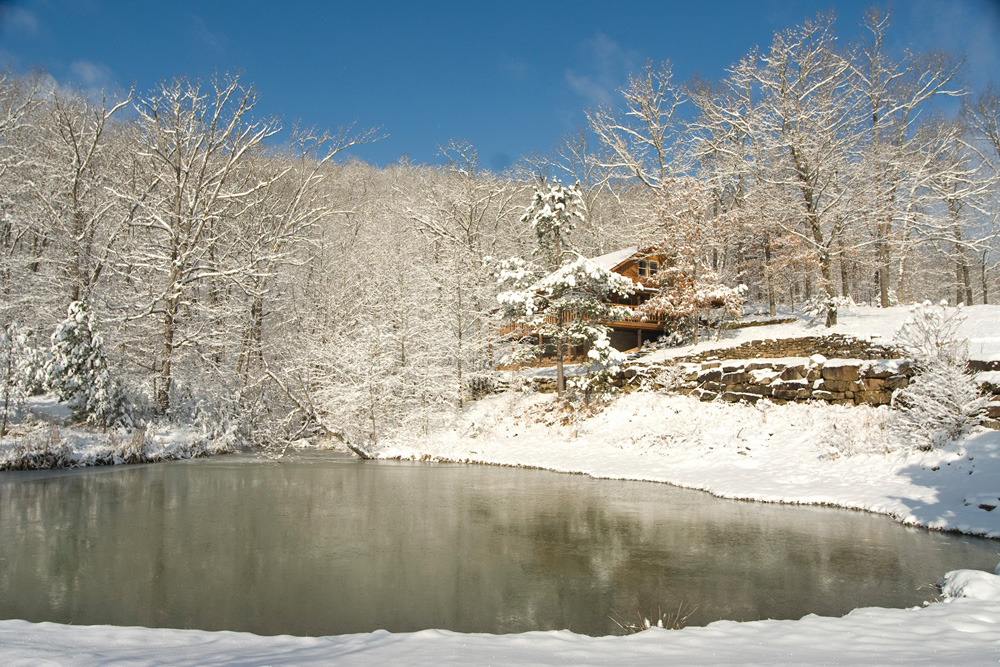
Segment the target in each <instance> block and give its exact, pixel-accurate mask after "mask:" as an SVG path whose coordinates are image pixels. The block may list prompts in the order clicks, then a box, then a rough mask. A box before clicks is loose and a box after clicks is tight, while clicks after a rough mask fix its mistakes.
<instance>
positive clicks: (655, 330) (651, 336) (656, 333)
mask: <svg viewBox="0 0 1000 667" xmlns="http://www.w3.org/2000/svg"><path fill="white" fill-rule="evenodd" d="M665 259H666V258H665V257H664V256H662V255H657V254H655V253H651V252H648V251H642V250H638V249H636V248H625V249H622V250H617V251H615V252H610V253H608V254H606V255H601V256H600V257H593V258H591V260H590V261H592V262H594V263H596V264H598V265H600V266H601V267H603V268H605V269H607V270H608V271H612V272H614V273H618V274H620V275H623V276H625V277H626V278H629V279H631V280H632V282H633V283H635V284H636V291H635V293H633V294H632V295H631V296H628V297H614V298H613V300H612V303H613V304H614V305H617V306H624V307H625V308H627V309H628V310H629V311H630V314H629V315H626V316H625V317H624V318H622V319H617V320H614V321H610V320H608V321H602V322H601V324H603V325H605V326H607V327H608V328H609V329H610V331H609V333H608V336H609V338H610V341H611V346H612V347H614V348H615V349H616V350H619V351H622V352H626V351H628V350H632V349H635V348H638V347H641V346H642V345H643V344H644V343H646V342H649V341H654V340H656V339H657V338H659V337H660V336H661V335H662V334H663V332H664V319H663V318H662V317H656V316H648V315H644V314H642V313H640V312H639V306H640V305H641V304H642V303H643V302H645V301H646V300H648V299H649V298H650V297H652V296H653V295H654V294H656V292H657V288H655V287H652V286H651V285H652V280H651V279H652V278H654V277H655V276H656V274H657V273H658V272H659V271H660V269H661V268H662V267H663V263H664V261H665ZM499 333H500V334H501V335H514V336H515V337H521V336H525V337H527V336H536V335H538V334H536V333H533V332H531V331H528V330H525V329H523V328H522V327H520V326H519V325H516V324H513V325H505V326H502V327H500V329H499ZM538 342H539V343H541V342H542V341H541V340H539V341H538ZM577 352H580V351H577ZM574 353H575V352H571V355H572V354H574ZM546 354H548V353H546Z"/></svg>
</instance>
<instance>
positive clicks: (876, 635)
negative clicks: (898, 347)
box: [0, 306, 1000, 665]
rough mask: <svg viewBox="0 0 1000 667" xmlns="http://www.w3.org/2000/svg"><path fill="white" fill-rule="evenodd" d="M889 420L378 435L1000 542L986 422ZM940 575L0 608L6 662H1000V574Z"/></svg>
mask: <svg viewBox="0 0 1000 667" xmlns="http://www.w3.org/2000/svg"><path fill="white" fill-rule="evenodd" d="M966 312H967V315H968V319H967V320H966V322H965V324H964V325H963V327H962V329H961V330H960V334H961V335H964V336H967V337H968V338H969V339H970V349H969V352H970V355H971V356H972V357H974V358H979V359H1000V336H998V335H997V334H998V333H1000V326H998V324H1000V307H996V306H974V307H971V308H968V309H967V310H966ZM907 315H908V312H907V310H906V309H904V308H898V309H888V310H885V311H883V310H877V309H868V308H858V309H854V310H851V311H845V312H842V313H841V324H839V325H838V326H837V327H836V328H835V329H834V332H840V333H848V334H854V335H859V336H869V337H880V338H882V339H883V340H884V341H886V342H891V340H892V336H893V334H894V333H895V331H896V330H897V329H898V328H899V326H900V325H901V324H902V322H903V321H904V320H905V319H906V317H907ZM828 331H829V330H826V329H823V328H822V327H813V326H810V325H809V324H807V323H804V322H797V323H794V324H786V325H769V326H762V327H753V328H748V329H742V330H735V331H727V332H724V338H723V339H722V341H721V344H723V345H736V344H739V343H740V342H742V341H744V340H753V339H759V338H785V337H796V336H803V335H818V334H822V333H826V332H828ZM719 345H720V342H714V343H710V344H706V343H702V344H701V345H699V346H698V348H697V349H698V350H700V349H704V348H707V347H710V346H713V347H717V346H719ZM692 351H697V350H693V349H692V348H690V347H689V348H676V349H672V350H662V351H658V352H655V353H654V354H653V355H650V357H649V358H650V359H654V360H655V359H656V358H662V357H667V356H676V355H682V354H689V353H691V352H692ZM887 424H888V409H887V408H878V409H876V408H870V407H844V406H828V405H799V404H788V405H782V406H778V405H773V404H770V403H767V402H762V403H758V404H756V405H743V404H720V403H702V402H699V401H697V400H695V399H692V398H689V397H684V396H674V395H666V394H656V393H645V392H636V393H632V394H629V395H627V396H623V397H620V398H617V399H615V400H613V401H612V402H610V403H609V404H608V405H606V406H604V407H600V408H593V409H584V408H581V407H579V406H577V407H576V408H572V409H568V408H566V407H563V406H561V405H559V404H558V403H557V402H556V401H555V400H554V399H553V397H552V396H545V395H536V394H520V393H509V394H506V395H501V396H496V397H492V398H489V399H486V400H483V401H478V402H476V403H474V404H472V405H470V406H469V407H468V408H467V409H466V410H465V411H464V412H463V413H462V414H461V415H459V416H458V417H457V418H456V419H455V421H454V423H452V424H451V425H450V426H449V428H448V429H446V430H444V431H441V432H438V433H435V434H434V435H433V437H430V438H421V439H398V440H396V441H395V442H392V443H389V444H388V445H387V446H386V447H384V448H383V449H382V451H381V455H382V456H384V457H399V458H416V459H441V460H452V461H471V462H483V463H493V464H504V465H522V466H534V467H541V468H547V469H551V470H557V471H567V472H578V473H585V474H590V475H593V476H596V477H605V478H615V479H634V480H650V481H658V482H669V483H673V484H678V485H681V486H687V487H691V488H698V489H704V490H707V491H710V492H712V493H715V494H717V495H720V496H725V497H732V498H746V499H753V500H762V501H783V502H796V503H824V504H833V505H840V506H843V507H851V508H858V509H865V510H870V511H874V512H880V513H884V514H888V515H890V516H893V517H895V518H896V519H898V520H900V521H903V522H906V523H910V524H915V525H922V526H927V527H931V528H937V529H946V530H960V531H962V532H966V533H972V534H980V535H987V536H990V537H995V538H1000V432H998V431H989V430H985V429H980V430H977V431H974V432H972V433H970V434H969V435H967V436H965V437H964V438H963V439H961V440H960V441H958V442H955V443H953V444H951V445H949V446H947V447H945V448H942V449H939V450H935V451H928V452H920V451H914V450H912V449H910V448H907V447H905V444H906V443H900V442H899V440H898V437H894V436H891V435H890V433H889V429H888V426H887ZM998 560H1000V543H998ZM942 574H943V573H942ZM942 584H943V595H944V597H945V601H944V603H938V604H931V605H929V606H926V607H923V608H918V609H908V610H901V609H878V608H872V609H858V610H855V611H854V612H852V613H851V614H849V615H847V616H845V617H843V618H839V619H835V618H820V617H816V616H807V617H805V618H803V619H801V620H798V621H756V622H750V623H736V622H732V621H719V622H716V623H712V624H710V625H708V626H706V627H703V628H685V629H683V630H674V631H666V630H657V629H654V630H650V631H647V632H643V633H640V634H638V635H633V636H630V637H598V638H593V637H585V636H581V635H575V634H573V633H570V632H567V631H563V632H544V633H543V632H536V633H525V634H520V635H508V636H495V635H485V634H471V635H463V634H457V633H452V632H446V631H440V630H427V631H424V632H418V633H411V634H390V633H385V632H375V633H371V634H363V635H347V636H340V637H323V638H295V637H258V636H254V635H248V634H239V633H208V632H200V631H182V630H152V629H143V628H112V627H95V628H78V627H69V626H60V625H55V624H48V623H42V624H30V623H26V622H23V621H0V655H2V656H3V658H4V662H5V664H39V663H42V662H45V661H51V663H54V664H106V663H109V662H120V663H127V664H138V665H142V664H163V663H169V664H189V665H195V664H198V665H203V664H223V663H224V664H250V665H264V664H320V663H322V664H329V663H332V662H336V663H337V664H383V663H387V662H390V663H399V664H411V665H421V664H434V665H449V664H469V663H474V664H480V663H482V664H487V663H495V664H577V665H579V664H608V663H616V664H653V663H656V664H662V663H665V662H669V661H671V660H675V661H678V662H682V663H684V664H692V665H697V664H713V665H714V664H720V663H722V664H731V663H740V664H744V663H751V664H754V663H756V664H765V663H766V664H803V663H808V664H887V663H905V664H919V663H934V664H959V663H960V664H996V663H997V662H998V661H1000V577H998V576H996V575H994V574H989V573H983V572H973V571H968V570H961V571H957V572H954V573H950V574H949V575H948V576H947V577H946V579H945V581H943V582H942Z"/></svg>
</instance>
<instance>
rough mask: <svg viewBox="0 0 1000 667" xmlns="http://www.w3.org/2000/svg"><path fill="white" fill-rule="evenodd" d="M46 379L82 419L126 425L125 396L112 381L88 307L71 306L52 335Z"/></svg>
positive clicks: (104, 423)
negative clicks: (124, 423)
mask: <svg viewBox="0 0 1000 667" xmlns="http://www.w3.org/2000/svg"><path fill="white" fill-rule="evenodd" d="M45 376H46V384H47V386H48V388H49V389H50V390H51V391H54V392H55V393H56V394H57V395H58V396H59V400H61V401H67V402H68V403H69V404H70V406H71V407H72V408H73V409H74V410H75V411H76V412H77V413H78V414H79V415H81V416H83V417H86V418H88V419H90V420H93V421H95V422H97V423H99V424H102V425H104V426H111V425H113V424H117V423H121V422H124V421H127V419H128V415H127V405H126V401H125V396H124V393H123V391H122V389H121V387H120V386H119V385H118V383H117V382H115V380H114V378H112V377H111V373H110V371H109V369H108V363H107V360H106V359H105V354H104V340H103V339H102V338H101V336H100V334H98V333H97V332H96V331H95V330H94V315H93V313H91V312H90V309H89V308H88V307H87V304H86V303H84V302H82V301H74V302H72V303H71V304H70V305H69V308H67V310H66V319H64V320H63V321H62V322H60V323H59V325H58V326H57V327H56V330H55V331H54V332H53V333H52V347H51V351H50V354H49V359H48V361H47V362H46V364H45Z"/></svg>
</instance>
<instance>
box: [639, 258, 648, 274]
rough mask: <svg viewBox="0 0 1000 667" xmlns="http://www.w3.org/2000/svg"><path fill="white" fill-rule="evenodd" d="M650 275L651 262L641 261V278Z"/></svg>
mask: <svg viewBox="0 0 1000 667" xmlns="http://www.w3.org/2000/svg"><path fill="white" fill-rule="evenodd" d="M648 275H649V262H647V261H646V260H644V259H640V260H639V277H640V278H645V277H647V276H648Z"/></svg>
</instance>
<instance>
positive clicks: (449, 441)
mask: <svg viewBox="0 0 1000 667" xmlns="http://www.w3.org/2000/svg"><path fill="white" fill-rule="evenodd" d="M555 400H556V399H555V398H554V397H552V396H538V395H531V394H529V395H522V396H498V397H492V398H488V399H484V400H482V401H480V402H479V403H478V404H477V405H475V406H472V407H471V408H469V409H467V410H466V411H465V412H463V413H462V414H461V415H460V416H459V417H458V418H457V419H456V420H455V422H454V423H453V424H451V427H450V428H448V429H442V430H441V431H439V432H437V433H434V434H432V435H431V436H429V437H425V438H421V439H408V440H398V441H395V442H392V443H390V444H388V445H386V446H384V447H383V448H382V449H381V450H380V451H379V453H378V456H379V458H384V459H406V460H438V461H448V462H455V463H481V464H490V465H510V466H519V467H526V468H540V469H544V470H551V471H554V472H568V473H576V474H583V475H589V476H591V477H594V478H598V479H620V480H630V481H643V482H657V483H666V484H671V485H674V486H677V487H681V488H686V489H694V490H698V491H704V492H707V493H709V494H711V495H713V496H715V497H718V498H726V499H732V500H743V501H752V502H766V503H780V504H788V505H814V506H825V507H836V508H840V509H850V510H858V511H864V512H870V513H874V514H880V515H884V516H888V517H890V518H892V519H893V520H895V521H897V522H899V523H901V524H903V525H907V526H915V527H920V528H924V529H927V530H931V531H939V532H944V533H954V534H962V535H970V536H976V537H985V538H989V539H1000V510H998V511H993V509H995V508H996V507H997V506H998V505H1000V465H997V459H1000V432H998V431H995V430H991V429H976V430H974V431H972V432H971V433H969V434H968V435H966V436H964V437H962V438H961V439H959V440H958V441H955V442H953V443H951V444H949V445H948V446H946V447H943V448H940V449H935V450H930V451H920V450H915V449H910V450H905V449H894V450H893V449H887V450H882V451H880V450H878V449H877V448H876V447H871V448H870V449H869V450H867V451H866V450H864V449H862V446H869V443H872V442H874V443H876V445H879V446H881V445H880V441H879V438H880V437H882V436H883V428H884V427H883V425H882V422H881V421H880V419H881V418H882V415H883V414H884V410H885V409H884V408H870V407H843V406H826V405H783V406H777V405H767V406H763V407H762V406H760V405H757V406H748V405H741V404H713V403H702V402H700V401H697V400H696V399H692V398H690V397H685V396H677V395H669V394H657V393H653V392H633V393H631V394H628V395H624V396H620V397H617V398H615V399H613V400H612V401H611V402H610V403H609V404H608V405H606V406H604V408H603V409H602V410H598V411H595V412H593V413H592V414H589V415H586V416H583V417H581V418H579V419H577V420H575V421H573V422H572V423H570V424H566V423H564V422H563V421H561V420H560V418H559V417H558V416H557V414H556V412H557V409H556V408H554V407H553V405H554V403H555ZM844 432H848V433H849V434H850V435H849V437H850V438H852V440H851V442H849V443H848V444H849V445H851V446H853V447H855V449H854V450H853V451H852V450H851V449H850V447H847V446H844V445H843V444H842V443H841V442H837V441H835V442H833V443H831V442H830V441H829V439H830V438H831V436H832V437H845V436H843V435H842V434H843V433H844ZM855 443H861V445H857V444H855Z"/></svg>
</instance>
